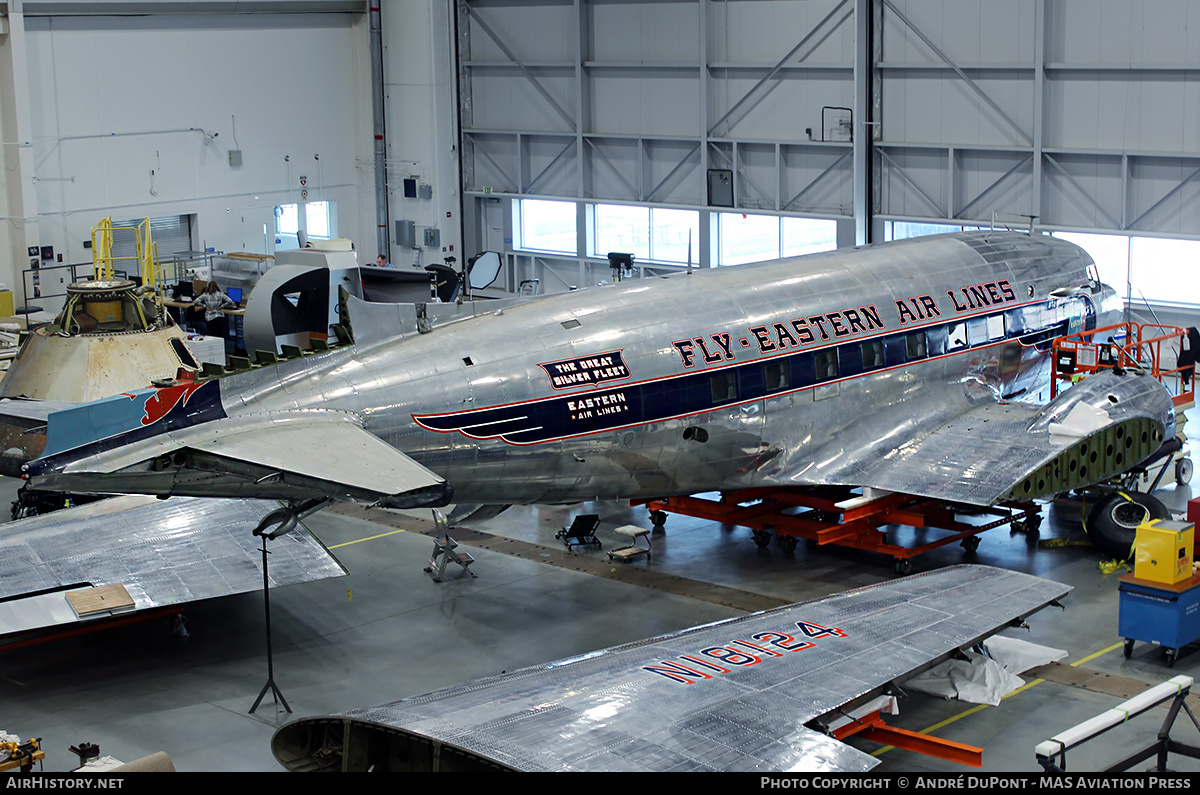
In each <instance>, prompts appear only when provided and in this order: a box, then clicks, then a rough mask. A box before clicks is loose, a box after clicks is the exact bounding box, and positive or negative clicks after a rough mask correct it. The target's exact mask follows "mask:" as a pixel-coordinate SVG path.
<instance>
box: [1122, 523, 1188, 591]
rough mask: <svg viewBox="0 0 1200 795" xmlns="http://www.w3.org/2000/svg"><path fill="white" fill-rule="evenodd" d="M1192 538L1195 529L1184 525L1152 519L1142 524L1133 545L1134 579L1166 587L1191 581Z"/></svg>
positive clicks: (1186, 524)
mask: <svg viewBox="0 0 1200 795" xmlns="http://www.w3.org/2000/svg"><path fill="white" fill-rule="evenodd" d="M1194 538H1195V526H1194V525H1191V524H1188V523H1186V522H1172V521H1168V520H1166V519H1151V520H1150V521H1148V522H1144V523H1142V524H1141V525H1139V526H1138V529H1137V535H1136V536H1135V539H1134V543H1133V546H1134V560H1133V576H1134V577H1136V578H1137V579H1139V580H1145V581H1147V582H1157V583H1163V584H1165V585H1174V584H1175V583H1178V582H1183V581H1184V580H1190V579H1191V578H1192V545H1193V543H1194Z"/></svg>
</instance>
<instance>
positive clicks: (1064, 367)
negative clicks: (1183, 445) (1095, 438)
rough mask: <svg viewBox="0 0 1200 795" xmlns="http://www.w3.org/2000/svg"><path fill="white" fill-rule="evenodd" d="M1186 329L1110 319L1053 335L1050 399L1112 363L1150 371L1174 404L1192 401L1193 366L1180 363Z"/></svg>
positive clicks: (1110, 367) (1122, 366) (1115, 365)
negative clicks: (1111, 321) (1096, 325)
mask: <svg viewBox="0 0 1200 795" xmlns="http://www.w3.org/2000/svg"><path fill="white" fill-rule="evenodd" d="M1186 339H1187V331H1186V330H1185V329H1182V328H1179V327H1178V326H1163V325H1159V324H1157V323H1134V322H1132V321H1130V322H1126V323H1114V324H1113V325H1111V326H1102V327H1101V328H1097V329H1093V330H1091V331H1085V332H1081V333H1079V334H1072V335H1069V336H1066V337H1058V338H1056V339H1055V340H1054V344H1053V351H1054V377H1053V378H1052V379H1051V383H1050V397H1051V399H1053V398H1054V397H1056V396H1057V395H1058V393H1059V391H1060V390H1061V389H1062V388H1063V386H1062V385H1064V384H1070V383H1074V382H1076V381H1079V380H1081V379H1083V378H1086V377H1087V376H1089V375H1092V374H1093V373H1097V372H1100V371H1101V370H1111V369H1113V368H1114V367H1116V368H1122V369H1136V370H1143V371H1145V372H1148V373H1149V374H1150V375H1151V376H1153V377H1154V378H1157V379H1158V380H1159V381H1161V382H1162V383H1163V385H1164V386H1166V387H1167V389H1168V390H1169V391H1170V392H1171V399H1172V400H1173V401H1174V402H1175V405H1176V406H1185V405H1187V404H1190V403H1192V402H1194V401H1195V383H1196V381H1195V377H1194V375H1195V373H1194V370H1195V367H1194V365H1192V364H1186V363H1185V364H1183V365H1180V364H1179V358H1180V353H1181V352H1182V351H1183V350H1184V347H1185V340H1186Z"/></svg>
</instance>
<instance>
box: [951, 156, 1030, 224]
mask: <svg viewBox="0 0 1200 795" xmlns="http://www.w3.org/2000/svg"><path fill="white" fill-rule="evenodd" d="M1031 160H1033V154H1032V153H1030V154H1028V155H1025V157H1023V158H1021V160H1020V161H1019V162H1018V163H1017V164H1016V165H1015V166H1013V167H1012V168H1010V169H1009V170H1008V171H1005V172H1004V173H1003V174H1001V175H1000V177H999V178H997V179H996V181H995V182H993V183H992V184H991V185H988V186H987V187H986V188H984V189H983V190H981V191H980V192H979V193H977V194H975V198H974V199H971V201H969V202H967V203H966V204H964V205H963V206H962V207H960V208H959V209H958V210H954V211H953V212H952V213H951V215H950V217H951V218H962V217H963V214H964V213H966V212H967V210H969V209H971V207H972V206H973V205H974V204H975V203H976V202H977V201H979V200H980V199H982V198H983V197H984V196H986V195H987V194H988V192H989V191H991V190H992V188H995V187H996V186H998V185H999V184H1000V183H1001V182H1003V181H1004V180H1006V179H1008V178H1009V177H1010V176H1012V175H1013V174H1015V173H1017V171H1018V170H1020V169H1021V168H1022V167H1023V166H1024V165H1025V164H1026V163H1029V162H1030V161H1031ZM951 209H953V208H951ZM967 220H970V219H967Z"/></svg>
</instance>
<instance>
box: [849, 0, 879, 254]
mask: <svg viewBox="0 0 1200 795" xmlns="http://www.w3.org/2000/svg"><path fill="white" fill-rule="evenodd" d="M872 2H873V0H854V133H853V135H854V245H856V246H862V245H865V244H866V243H868V242H869V239H868V229H869V224H870V220H871V219H870V209H871V182H870V159H869V158H870V153H871V140H872V138H873V137H874V132H873V127H872V121H871V112H870V111H871V102H870V88H871V82H872V79H871V78H872V75H871V64H872V52H871V49H872V48H871V35H870V34H871V24H872V23H871V3H872Z"/></svg>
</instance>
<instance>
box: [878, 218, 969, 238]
mask: <svg viewBox="0 0 1200 795" xmlns="http://www.w3.org/2000/svg"><path fill="white" fill-rule="evenodd" d="M982 228H983V227H979V226H959V225H957V224H924V223H918V222H915V221H887V222H885V223H884V225H883V239H884V240H885V241H887V240H904V239H905V238H909V237H924V236H925V235H945V234H949V233H951V232H970V231H973V230H976V229H982Z"/></svg>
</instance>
